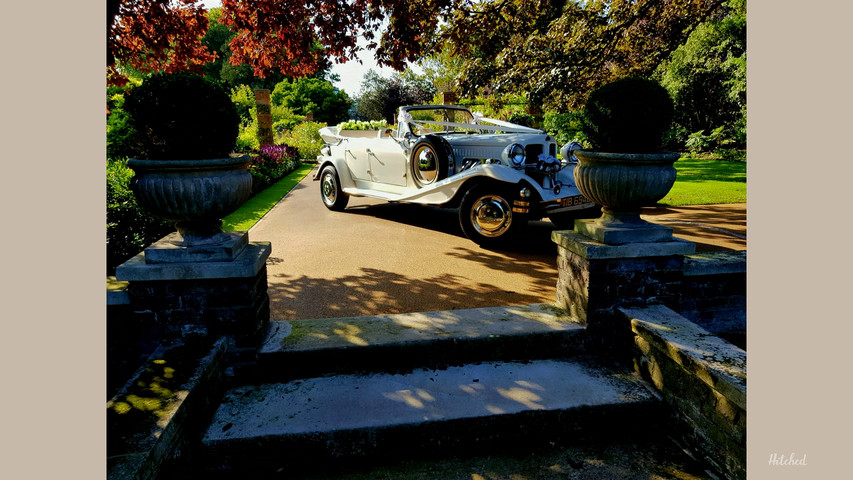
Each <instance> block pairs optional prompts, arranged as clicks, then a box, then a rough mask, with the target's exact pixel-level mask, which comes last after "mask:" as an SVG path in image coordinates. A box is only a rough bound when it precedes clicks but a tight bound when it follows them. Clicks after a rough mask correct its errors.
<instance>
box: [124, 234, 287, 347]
mask: <svg viewBox="0 0 853 480" xmlns="http://www.w3.org/2000/svg"><path fill="white" fill-rule="evenodd" d="M172 235H174V234H172ZM227 235H228V236H229V240H228V241H225V242H223V243H221V244H219V245H216V246H206V247H198V248H195V249H194V248H181V247H175V246H174V244H173V243H172V242H170V241H169V239H170V236H167V237H164V238H163V239H161V240H160V241H158V242H156V243H154V244H153V245H151V246H150V247H148V248H147V249H146V250H145V251H144V252H142V253H140V254H139V255H137V256H135V257H133V258H132V259H130V260H128V261H127V262H125V263H124V264H122V265H120V266H118V267H117V268H116V278H117V279H118V280H122V281H127V282H129V284H128V287H127V295H128V298H129V303H130V309H131V312H132V314H133V315H134V316H135V317H136V318H137V320H138V321H139V322H141V323H143V324H144V325H145V328H146V330H147V331H148V335H146V337H148V338H155V339H158V340H159V341H162V340H168V339H170V338H179V337H187V336H214V337H219V336H227V337H229V338H230V339H231V340H232V342H233V347H234V349H229V350H230V351H232V352H236V354H237V357H238V358H235V359H234V360H236V361H241V360H246V361H250V360H251V358H250V357H253V355H254V354H255V352H256V351H257V348H258V346H259V343H260V341H261V340H262V339H263V335H264V334H265V332H266V328H267V326H268V325H269V317H270V308H269V296H268V294H267V270H266V259H267V258H268V257H269V255H270V253H271V251H272V246H271V245H270V243H269V242H249V241H248V235H247V234H246V233H245V232H227ZM149 257H150V258H149Z"/></svg>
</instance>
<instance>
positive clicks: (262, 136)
mask: <svg viewBox="0 0 853 480" xmlns="http://www.w3.org/2000/svg"><path fill="white" fill-rule="evenodd" d="M255 104H256V105H257V107H258V142H260V144H261V146H264V145H272V144H273V132H272V111H271V109H270V108H271V107H270V105H271V103H270V91H269V90H265V89H259V90H255Z"/></svg>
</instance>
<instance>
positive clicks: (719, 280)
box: [673, 252, 746, 348]
mask: <svg viewBox="0 0 853 480" xmlns="http://www.w3.org/2000/svg"><path fill="white" fill-rule="evenodd" d="M681 292H682V293H681V301H680V303H679V305H678V308H674V309H673V310H676V311H678V313H680V314H681V315H682V316H684V317H685V318H687V319H689V320H691V321H693V322H695V323H696V324H698V325H699V326H701V327H702V328H704V329H705V330H708V331H709V332H711V333H713V334H715V335H721V336H723V337H724V338H726V339H728V340H730V341H733V342H734V343H735V344H737V345H738V346H739V347H741V348H745V347H746V345H745V337H746V252H718V253H707V254H701V255H690V256H688V257H686V258H685V261H684V281H683V285H682V288H681Z"/></svg>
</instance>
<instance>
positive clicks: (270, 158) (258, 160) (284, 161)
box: [248, 145, 301, 195]
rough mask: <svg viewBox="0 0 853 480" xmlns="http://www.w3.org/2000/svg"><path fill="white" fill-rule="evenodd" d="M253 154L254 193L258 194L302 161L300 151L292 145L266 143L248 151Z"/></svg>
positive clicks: (250, 167) (251, 168)
mask: <svg viewBox="0 0 853 480" xmlns="http://www.w3.org/2000/svg"><path fill="white" fill-rule="evenodd" d="M248 153H249V155H251V156H252V162H251V164H250V165H249V172H250V173H251V174H252V194H253V195H254V194H256V193H258V192H260V191H262V190H264V189H266V188H267V187H269V186H270V185H272V184H274V183H275V182H277V181H279V180H281V179H282V178H284V176H285V175H287V174H288V173H290V172H292V171H293V170H295V169H296V168H297V167H299V165H301V162H300V160H299V151H298V150H297V149H296V147H291V146H290V145H264V146H263V147H261V148H260V149H258V150H253V151H251V152H248Z"/></svg>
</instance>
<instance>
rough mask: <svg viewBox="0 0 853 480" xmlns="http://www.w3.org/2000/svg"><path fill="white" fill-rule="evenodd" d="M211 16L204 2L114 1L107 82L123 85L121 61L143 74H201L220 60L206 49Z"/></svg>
mask: <svg viewBox="0 0 853 480" xmlns="http://www.w3.org/2000/svg"><path fill="white" fill-rule="evenodd" d="M207 26H208V23H207V15H206V12H205V10H204V8H202V7H201V4H200V0H109V1H108V2H107V78H108V80H109V81H110V83H113V84H123V83H125V82H126V80H127V79H126V78H125V77H124V75H122V74H121V73H120V72H119V71H118V69H117V68H116V61H117V60H118V61H120V62H122V63H124V64H126V65H128V66H130V67H132V68H135V69H137V70H139V71H142V72H145V73H148V72H156V71H165V72H179V71H185V70H189V71H199V67H200V66H201V65H204V64H205V63H207V62H210V61H213V60H215V59H216V55H215V54H213V53H211V52H210V51H208V50H207V48H205V46H204V45H203V44H202V43H201V39H202V37H203V36H204V34H205V32H207Z"/></svg>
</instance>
